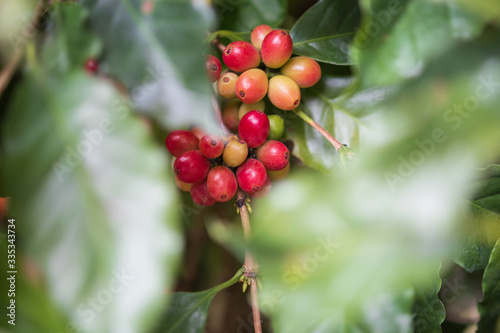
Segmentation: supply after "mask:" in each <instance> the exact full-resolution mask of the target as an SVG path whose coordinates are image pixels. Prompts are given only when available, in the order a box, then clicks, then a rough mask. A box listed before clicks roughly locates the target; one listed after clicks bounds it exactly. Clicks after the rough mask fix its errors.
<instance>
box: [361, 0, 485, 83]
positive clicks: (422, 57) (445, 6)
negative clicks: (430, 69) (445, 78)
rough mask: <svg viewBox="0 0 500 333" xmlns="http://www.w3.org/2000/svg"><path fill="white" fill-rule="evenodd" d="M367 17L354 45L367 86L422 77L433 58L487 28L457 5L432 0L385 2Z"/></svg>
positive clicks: (366, 14) (373, 9) (379, 4)
mask: <svg viewBox="0 0 500 333" xmlns="http://www.w3.org/2000/svg"><path fill="white" fill-rule="evenodd" d="M365 16H366V17H367V19H366V20H365V23H364V24H363V25H362V27H361V29H360V30H359V31H358V34H357V36H356V40H355V42H354V43H353V45H354V47H353V54H354V55H355V58H356V60H357V61H356V62H357V64H358V65H359V72H360V76H361V82H362V87H369V86H375V85H380V84H394V83H397V82H399V81H401V80H403V79H405V78H408V77H413V76H416V75H418V74H420V73H421V72H422V69H423V68H424V67H425V64H426V63H427V62H428V61H429V60H431V59H432V58H435V57H436V56H437V55H440V54H442V53H443V52H444V51H445V50H446V49H448V48H449V47H450V46H451V45H453V44H454V43H456V42H457V41H463V40H467V39H471V38H473V37H475V36H477V35H478V34H479V33H480V32H481V31H482V28H483V26H484V21H482V20H481V19H480V18H478V17H477V16H475V15H473V14H471V13H470V12H467V11H465V10H463V9H462V8H461V7H460V6H458V5H456V4H453V3H437V2H430V1H412V2H409V3H408V4H405V3H404V2H403V3H400V2H394V1H380V2H379V3H378V4H377V6H376V8H372V9H371V10H370V11H369V12H366V13H365ZM424 18H425V19H424Z"/></svg>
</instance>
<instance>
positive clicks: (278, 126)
mask: <svg viewBox="0 0 500 333" xmlns="http://www.w3.org/2000/svg"><path fill="white" fill-rule="evenodd" d="M268 118H269V126H270V130H269V136H268V139H269V140H279V139H281V138H282V137H283V134H285V121H284V120H283V118H282V117H281V116H279V115H277V114H272V115H270V116H268Z"/></svg>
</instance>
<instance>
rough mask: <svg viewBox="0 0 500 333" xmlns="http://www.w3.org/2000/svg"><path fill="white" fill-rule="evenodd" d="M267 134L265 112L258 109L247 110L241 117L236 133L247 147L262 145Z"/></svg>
mask: <svg viewBox="0 0 500 333" xmlns="http://www.w3.org/2000/svg"><path fill="white" fill-rule="evenodd" d="M268 134H269V119H268V118H267V116H266V114H265V113H264V112H262V111H259V110H253V111H250V112H248V113H247V114H245V115H244V116H243V118H241V120H240V126H239V127H238V135H239V137H240V139H242V140H244V141H245V142H246V143H247V145H248V147H249V148H257V147H259V146H260V145H262V144H263V143H264V142H265V141H266V139H267V136H268Z"/></svg>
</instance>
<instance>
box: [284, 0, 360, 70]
mask: <svg viewBox="0 0 500 333" xmlns="http://www.w3.org/2000/svg"><path fill="white" fill-rule="evenodd" d="M359 19H360V12H359V7H358V2H357V1H354V0H347V1H344V0H320V1H319V2H318V3H316V4H315V5H314V6H312V7H311V8H310V9H309V10H308V11H306V12H305V13H304V14H303V15H302V16H301V17H300V18H299V19H298V20H297V22H296V23H295V25H294V26H293V28H292V30H291V31H290V36H291V37H292V39H293V52H294V53H296V54H300V55H303V56H308V57H311V58H313V59H316V60H318V61H322V62H327V63H331V64H336V65H349V64H351V59H350V57H349V48H350V43H351V40H352V38H353V37H354V34H355V31H356V29H357V27H358V25H359Z"/></svg>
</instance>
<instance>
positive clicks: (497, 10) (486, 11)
mask: <svg viewBox="0 0 500 333" xmlns="http://www.w3.org/2000/svg"><path fill="white" fill-rule="evenodd" d="M444 1H446V0H444ZM451 1H452V2H456V3H459V4H460V5H463V6H464V7H465V8H467V9H468V10H470V11H471V12H475V13H477V14H478V15H481V16H482V17H483V19H484V20H485V21H492V20H493V21H495V22H496V24H497V25H498V23H500V7H499V6H498V2H497V1H496V0H451Z"/></svg>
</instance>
